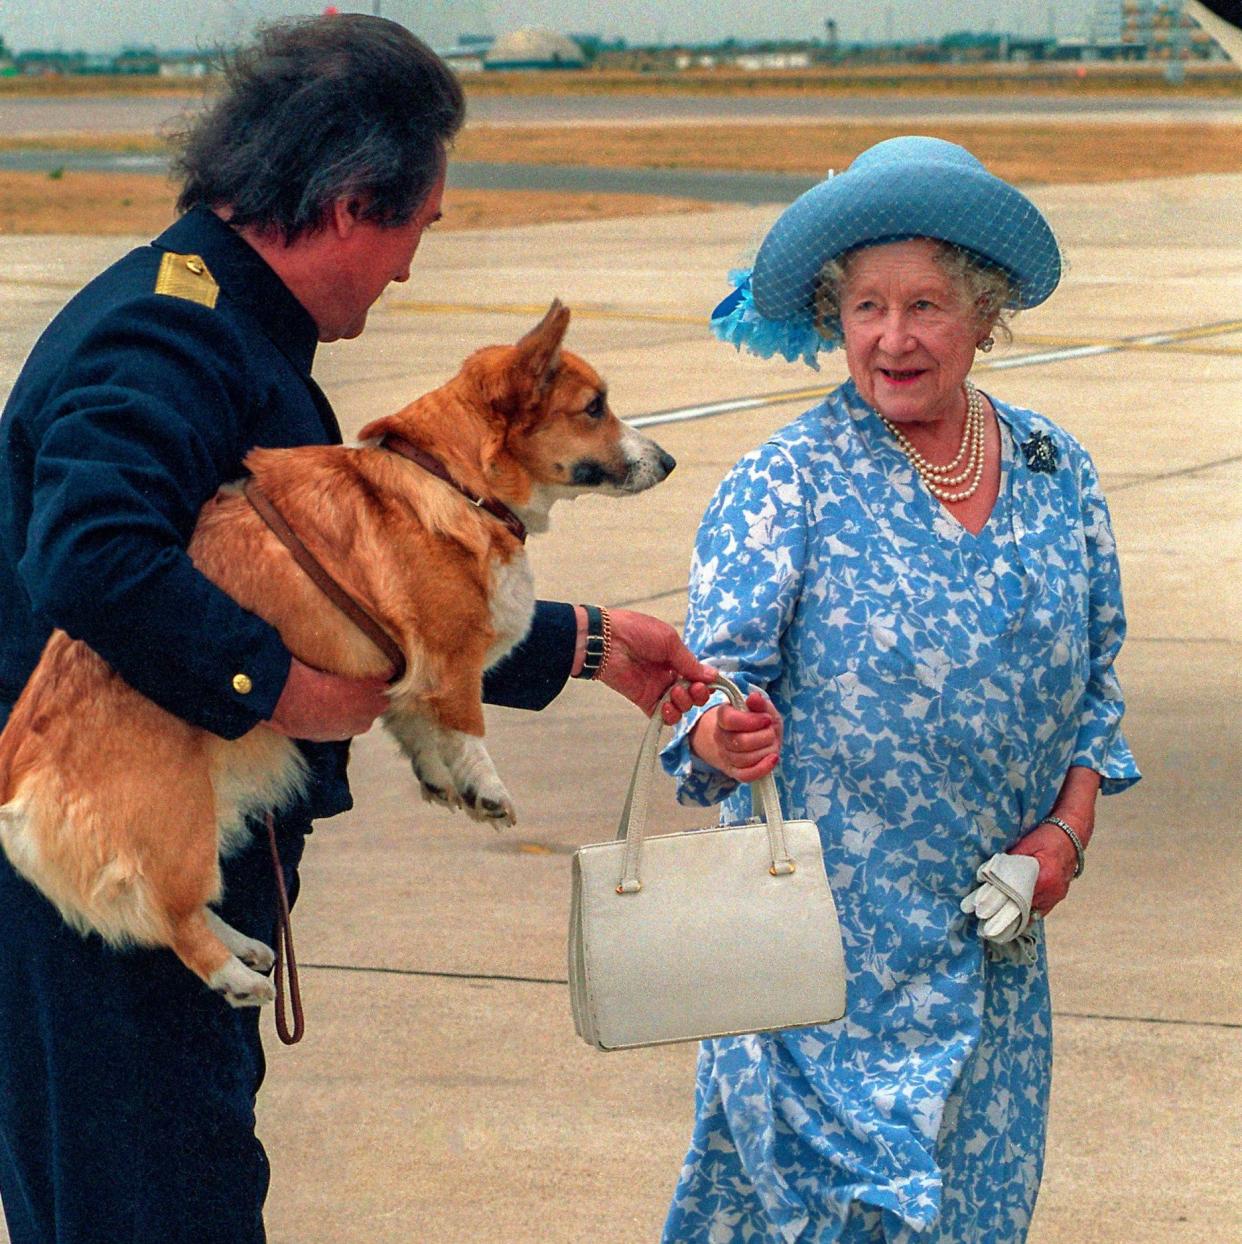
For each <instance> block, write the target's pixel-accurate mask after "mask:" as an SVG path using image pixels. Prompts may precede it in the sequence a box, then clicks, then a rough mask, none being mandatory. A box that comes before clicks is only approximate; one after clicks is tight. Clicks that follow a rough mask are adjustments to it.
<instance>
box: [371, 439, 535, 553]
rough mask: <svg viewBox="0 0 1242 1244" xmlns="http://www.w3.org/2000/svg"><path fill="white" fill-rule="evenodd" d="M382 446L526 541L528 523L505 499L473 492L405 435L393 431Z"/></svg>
mask: <svg viewBox="0 0 1242 1244" xmlns="http://www.w3.org/2000/svg"><path fill="white" fill-rule="evenodd" d="M380 448H381V449H389V450H391V451H392V452H393V453H395V454H400V456H401V457H402V458H407V459H408V460H409V461H410V462H413V463H416V464H417V465H418V466H420V467H422V468H423V470H424V471H428V472H430V474H432V475H434V476H435V477H436V478H437V479H442V480H443V481H444V482H445V483H446V484H449V485H451V486H452V487H453V488H456V489H457V491H458V492H459V493H461V495H462V496H463V497H465V498H466V500H467V501H469V502H470V504H471V505H474V506H477V507H478V508H479V509H480V510H486V511H487V512H488V513H489V514H490V515H492V517H493V518H498V519H500V521H501V522H502V523H504V525H505V526H506V527H507V528H508V529H509V530H510V531H511V532H512V533H513V534H514V535H515V536H517V538H518V540H519V541H520V542H521V543H522V544H525V543H526V524H525V523H524V522H522V520H521V519H520V518H518V516H517V515H516V514H515V513H514V512H513V511H512V510H511V509H509V507H508V506H507V505H505V503H504V502H503V501H494V500H492V499H491V498H490V497H480V496H479V495H478V494H477V493H474V492H471V491H470V489H469V488H466V487H464V486H463V485H462V484H459V483H458V482H457V481H456V480H455V479H454V478H453V477H452V476H451V475H450V474H449V470H448V467H446V466H445V465H444V463H443V462H441V461H440V459H439V458H437V457H436V456H435V455H434V454H429V453H428V452H427V451H426V450H425V449H419V447H418V446H417V445H413V444H411V443H410V442H409V441H407V440H406V439H405V437H404V436H397V435H396V434H395V433H392V432H390V433H389V434H388V435H387V436H385V437H384V438H383V439H382V440H381V441H380Z"/></svg>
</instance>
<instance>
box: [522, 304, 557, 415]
mask: <svg viewBox="0 0 1242 1244" xmlns="http://www.w3.org/2000/svg"><path fill="white" fill-rule="evenodd" d="M568 327H569V308H568V307H567V306H565V305H564V303H562V302H561V300H560V299H559V298H554V299H553V300H552V305H551V306H550V307H549V308H548V313H547V315H545V316H544V317H543V319H541V320H540V321H539V323H538V324H536V325H535V327H534V328H532V329H531V330H530V332H528V333H527V334H526V336H525V337H523V338H521V339H520V340H519V341H518V343H517V352H518V358H519V360H520V361H521V365H522V366H523V367H524V369H525V370H526V372H527V374H528V375H529V376H530V377H531V379H532V380H533V381H534V382H535V392H536V393H542V392H543V390H544V389H546V388H547V387H548V385H549V384H551V383H552V380H553V377H555V375H556V371H557V368H559V367H560V365H561V342H562V341H564V339H565V330H566V329H567V328H568Z"/></svg>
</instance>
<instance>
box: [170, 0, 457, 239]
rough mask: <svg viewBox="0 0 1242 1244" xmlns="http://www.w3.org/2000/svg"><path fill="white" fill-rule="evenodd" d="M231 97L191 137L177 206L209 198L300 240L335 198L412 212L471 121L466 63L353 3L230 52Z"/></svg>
mask: <svg viewBox="0 0 1242 1244" xmlns="http://www.w3.org/2000/svg"><path fill="white" fill-rule="evenodd" d="M223 69H224V73H225V79H226V85H225V89H224V90H223V92H222V94H221V95H220V97H219V98H218V99H217V100H216V101H215V102H214V103H213V104H212V105H211V106H210V107H209V108H208V110H207V111H206V112H204V113H203V114H202V115H201V116H200V117H198V118H196V119H195V120H194V121H193V122H192V123H191V124H190V125H189V127H188V128H187V129H186V130H185V131H184V132H183V133H182V134H181V135H180V138H179V146H180V154H179V155H178V157H177V158H176V160H175V161H174V165H173V167H174V171H175V172H176V174H177V175H179V176H180V178H181V181H182V188H181V193H180V196H179V197H178V199H177V209H178V210H179V211H182V212H186V211H189V210H190V208H192V207H197V206H198V205H200V204H202V205H205V206H207V207H213V208H217V209H221V210H222V211H224V212H225V213H226V215H227V217H228V220H229V223H230V224H233V225H237V226H243V227H250V228H254V229H257V230H259V231H260V232H263V233H277V234H279V235H281V236H282V237H283V239H284V240H285V241H286V242H292V241H293V240H294V239H295V238H297V237H299V236H301V235H302V234H305V233H313V232H316V231H317V230H319V229H320V228H322V227H323V225H324V223H325V219H326V215H327V213H328V211H329V210H330V208H331V206H332V204H333V203H334V202H335V201H336V200H338V199H341V198H357V199H358V201H359V203H360V204H361V211H360V215H361V216H362V218H363V219H367V220H372V221H375V222H376V223H379V224H384V225H399V224H404V223H405V222H406V221H407V220H409V219H410V217H411V216H413V215H414V213H415V212H416V211H417V210H418V208H419V207H420V205H421V204H422V202H423V201H424V199H426V197H427V195H428V193H429V192H430V190H431V188H432V186H433V185H434V184H435V181H436V178H437V177H438V175H439V172H440V169H441V167H442V165H443V161H444V158H445V153H446V151H447V148H448V146H449V145H450V144H451V142H452V141H453V139H454V137H455V136H456V135H457V132H458V130H460V129H461V126H462V122H463V121H464V120H465V115H466V103H465V98H464V96H463V94H462V89H461V84H460V83H459V82H458V81H457V78H456V77H455V76H454V74H453V71H452V70H451V69H449V68H448V66H447V65H445V63H444V62H443V61H442V60H441V59H440V58H439V57H438V56H437V55H436V54H435V53H434V52H433V51H432V50H431V49H430V48H429V47H427V45H426V44H425V43H423V42H422V41H421V40H419V39H416V38H415V37H414V36H413V35H412V34H411V33H410V32H409V31H408V30H406V29H405V27H404V26H400V25H398V24H397V23H396V22H391V21H388V20H387V19H385V18H381V17H370V16H368V15H366V14H360V13H350V14H340V15H332V16H325V17H315V18H310V19H306V20H301V21H295V22H281V23H278V24H274V25H270V26H266V27H264V28H262V29H261V30H260V31H259V33H258V35H257V37H256V39H255V42H254V43H253V44H252V45H250V46H249V47H246V48H243V49H242V50H240V51H238V52H235V53H233V54H231V55H229V56H227V57H226V58H225V59H224V63H223Z"/></svg>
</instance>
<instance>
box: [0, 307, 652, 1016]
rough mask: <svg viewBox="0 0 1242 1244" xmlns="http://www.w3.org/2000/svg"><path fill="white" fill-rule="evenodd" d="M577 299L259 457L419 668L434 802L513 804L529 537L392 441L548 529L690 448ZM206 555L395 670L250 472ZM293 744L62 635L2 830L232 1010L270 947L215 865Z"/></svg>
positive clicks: (399, 722) (56, 889) (269, 601)
mask: <svg viewBox="0 0 1242 1244" xmlns="http://www.w3.org/2000/svg"><path fill="white" fill-rule="evenodd" d="M568 321H569V312H568V310H567V309H566V308H564V307H562V306H561V305H560V303H559V302H554V303H553V305H552V308H551V310H550V311H549V312H548V314H547V315H546V316H545V317H544V319H543V320H542V321H541V322H540V324H539V325H538V326H537V327H536V328H535V329H533V330H532V331H531V332H530V333H528V334H527V335H526V336H525V337H523V338H522V339H521V340H520V341H519V342H518V343H517V344H516V345H514V346H493V347H488V348H486V349H483V350H479V351H477V352H476V353H475V354H473V355H472V356H471V357H470V358H469V359H467V360H466V362H465V364H464V365H463V367H462V369H461V371H460V372H459V373H458V374H457V375H456V376H455V377H454V378H453V379H452V380H450V381H449V382H448V383H447V384H446V385H444V386H443V387H442V388H439V389H437V390H435V391H434V392H432V393H429V394H427V395H426V396H425V397H422V398H420V399H419V400H417V401H416V402H414V403H413V404H412V405H410V406H408V407H406V408H405V409H404V410H402V411H400V412H398V413H397V414H395V415H390V416H388V417H387V418H383V419H379V420H377V421H376V422H374V423H372V424H371V425H370V426H368V427H366V428H364V429H363V431H362V434H361V443H360V444H359V445H358V446H354V447H347V446H309V447H304V448H299V449H256V450H254V451H253V452H252V453H251V454H250V455H249V457H248V458H247V459H246V466H247V469H248V470H250V471H251V472H252V474H253V475H254V476H255V478H256V479H257V480H258V482H259V484H260V485H261V486H262V488H263V490H264V491H265V492H266V493H267V495H268V497H269V498H270V499H271V500H272V501H273V502H274V503H275V504H276V506H277V507H278V509H279V510H280V511H281V512H282V514H283V515H284V516H285V518H286V519H287V520H288V522H289V524H290V526H292V527H293V529H294V531H296V532H297V533H298V535H299V536H300V537H301V539H302V540H303V542H304V543H305V544H306V545H307V546H308V547H309V548H310V549H311V551H312V552H313V553H314V554H315V555H316V556H317V557H318V559H319V560H320V561H321V562H322V563H323V564H324V565H325V566H326V567H327V568H328V569H329V570H330V571H331V572H332V574H333V575H334V576H335V577H336V578H337V579H338V580H339V581H340V582H341V583H342V584H343V585H344V586H345V587H346V588H347V589H348V590H349V592H350V593H351V595H353V596H354V597H355V598H356V599H357V600H358V601H359V602H360V603H362V604H363V605H364V607H365V608H366V609H367V610H368V611H369V612H370V613H371V614H372V615H373V616H375V617H376V618H377V619H378V620H379V621H380V622H381V623H382V624H383V626H384V627H385V629H386V630H387V631H388V632H389V633H390V634H391V635H392V636H393V638H394V639H395V640H396V641H397V643H398V645H399V646H400V648H401V650H402V652H403V653H404V655H405V659H406V662H407V669H406V672H405V675H404V676H403V677H402V679H401V681H400V682H399V683H398V684H397V685H395V686H394V687H393V688H392V690H391V693H390V701H391V708H390V709H389V711H388V712H387V713H386V714H385V718H384V724H385V725H386V727H387V728H388V730H389V731H390V732H391V733H392V734H393V735H394V736H395V738H396V739H397V740H398V742H399V743H400V745H401V747H402V749H403V750H404V751H405V752H406V753H407V754H408V756H409V757H410V760H411V763H412V765H413V768H414V772H415V774H416V775H417V777H418V779H419V781H420V783H421V784H422V787H423V791H424V794H425V796H426V797H427V798H429V799H432V800H434V801H436V802H439V803H443V804H447V805H449V806H463V807H464V808H465V809H466V811H467V812H468V813H469V814H470V815H471V816H473V817H475V818H476V819H480V820H502V819H503V820H508V821H510V822H512V820H513V805H512V802H511V800H510V799H509V795H508V793H507V792H506V790H505V788H504V785H503V784H502V783H501V781H500V778H499V776H498V775H497V773H496V769H495V767H494V766H493V764H492V761H491V758H490V757H489V756H488V754H487V751H486V749H485V748H484V746H483V742H482V735H483V711H482V704H481V698H480V697H481V689H482V676H483V671H484V670H485V669H487V668H488V667H490V666H492V665H494V664H495V663H496V662H497V661H499V660H500V659H501V657H503V656H504V655H505V654H506V653H507V652H508V651H509V650H510V648H512V647H513V645H514V644H516V643H517V642H518V641H519V640H520V639H521V638H522V637H523V636H524V635H525V633H526V631H527V629H528V628H529V626H530V620H531V615H532V611H533V608H534V588H533V584H532V580H531V573H530V568H529V566H528V563H527V560H526V556H525V553H524V550H523V546H522V545H521V543H520V542H519V541H518V540H517V538H516V537H515V536H514V535H513V534H512V533H511V532H510V531H509V530H508V529H507V528H506V527H505V526H504V525H503V524H502V523H501V522H499V521H498V520H497V519H496V518H495V517H493V516H492V515H490V514H488V513H485V512H484V511H482V510H480V509H477V508H476V507H475V506H473V505H472V504H471V503H470V502H469V501H468V500H467V499H466V498H465V497H463V496H462V495H461V494H460V493H459V492H457V491H456V490H454V489H453V488H452V487H451V486H450V485H448V484H446V483H445V482H443V481H442V480H439V479H436V478H435V477H433V476H432V475H430V474H429V473H427V472H426V471H424V470H423V469H422V468H421V467H419V466H417V465H415V464H414V463H412V462H409V461H407V460H406V459H404V458H402V457H399V456H398V455H397V454H395V453H392V452H390V451H388V450H385V449H382V448H380V447H379V440H380V438H381V437H382V436H384V435H385V434H386V433H398V434H400V435H401V436H403V437H405V438H406V439H407V440H409V441H411V442H413V443H414V444H415V445H417V446H419V447H420V448H423V449H425V450H427V451H429V452H430V453H432V454H434V455H435V456H436V457H438V458H439V459H440V460H441V461H442V462H443V463H444V464H445V465H446V466H447V467H448V470H449V472H450V473H451V474H452V476H453V477H454V478H455V479H456V480H458V481H459V482H460V483H461V484H462V485H464V486H465V487H467V488H469V489H471V490H472V491H474V492H475V493H477V494H479V495H481V496H485V497H489V498H494V499H497V500H500V501H502V502H504V504H506V505H508V506H509V507H510V508H511V509H513V510H514V511H515V512H516V513H517V514H518V515H519V516H520V517H521V518H522V520H523V521H524V522H525V524H526V526H527V528H528V529H529V530H531V531H542V530H546V528H547V526H548V511H549V510H550V508H551V507H552V505H553V503H554V502H556V501H557V500H558V499H560V498H563V497H571V496H574V495H576V494H579V493H581V492H584V491H586V490H588V489H592V490H595V491H601V492H606V493H614V494H625V493H636V492H641V491H642V490H644V489H646V488H649V487H651V486H652V485H654V484H657V483H659V482H660V481H661V480H662V479H664V478H665V476H667V475H668V473H669V471H670V470H672V468H673V465H674V463H673V460H672V459H671V458H670V457H669V456H668V455H667V454H665V453H664V451H663V450H661V449H660V447H659V446H658V445H656V444H655V443H654V442H653V441H650V440H648V439H647V438H645V437H643V436H640V435H638V434H637V433H636V432H634V431H633V430H631V429H629V428H627V427H626V426H625V425H624V424H622V423H621V422H620V421H619V420H618V419H617V418H616V417H615V416H614V415H613V414H612V411H611V410H610V409H609V407H608V404H607V394H606V390H605V387H604V385H603V383H602V381H601V380H600V378H599V376H598V375H597V374H596V373H595V371H593V370H592V368H591V367H590V366H589V365H588V364H587V363H585V362H584V361H583V360H582V359H580V358H578V357H576V356H574V355H572V354H569V353H564V354H563V353H562V351H561V341H562V338H563V337H564V334H565V329H566V327H567V325H568ZM189 552H190V556H191V558H192V560H193V561H194V564H195V565H196V566H197V567H198V568H199V569H200V570H201V571H202V572H203V573H204V574H205V575H206V576H207V577H208V578H209V579H211V580H213V581H214V582H215V583H217V584H218V585H219V586H221V587H222V588H224V590H225V591H227V592H228V593H229V594H230V595H231V596H233V597H234V598H235V599H236V600H237V601H239V602H240V603H241V604H242V605H243V606H245V607H246V608H247V609H250V610H252V611H253V612H255V613H257V614H259V615H261V616H262V617H264V618H266V619H267V620H268V621H270V622H271V623H272V624H273V625H274V626H275V627H276V628H277V629H278V630H279V632H280V634H281V636H282V638H283V639H284V641H285V643H286V645H287V646H288V647H289V649H290V651H292V652H293V653H294V654H295V655H296V656H297V657H298V658H299V659H300V660H302V661H304V662H305V663H307V664H308V665H312V666H315V667H317V668H319V669H322V670H328V671H332V672H334V673H338V674H344V675H350V676H359V677H360V676H384V675H386V674H388V673H389V672H390V671H389V670H388V668H387V662H386V660H385V658H384V657H383V655H382V654H381V653H380V652H379V650H378V649H377V648H376V647H375V646H374V645H373V644H372V643H371V641H370V640H369V639H367V638H366V637H365V636H364V635H363V634H362V633H361V632H360V631H359V630H357V629H356V628H355V626H354V625H353V623H351V622H350V621H348V620H347V619H346V618H345V617H344V615H342V614H340V613H338V612H337V610H336V609H335V608H334V607H333V606H332V605H331V604H330V603H329V602H328V601H327V599H326V598H325V597H324V596H323V595H322V594H321V593H320V591H319V589H318V588H317V587H315V585H314V584H313V583H312V582H311V580H310V579H309V578H308V577H307V576H306V575H305V573H304V572H303V571H302V570H300V569H299V568H298V567H297V566H296V564H295V563H294V561H293V560H292V558H291V557H290V555H289V554H288V552H287V551H286V550H285V548H284V546H283V545H281V544H280V543H279V542H278V541H277V540H276V538H275V537H274V536H273V535H272V534H271V533H270V532H269V530H268V529H267V527H266V526H265V525H264V524H263V522H262V521H261V520H260V519H259V517H258V515H257V514H256V513H255V512H254V510H253V509H252V508H251V507H250V505H249V504H248V502H247V501H246V500H245V499H244V498H243V496H242V495H241V492H240V489H239V488H238V486H236V485H230V486H226V487H224V488H222V489H221V490H220V492H219V493H218V494H217V495H216V496H215V497H214V498H213V499H212V500H211V501H210V502H209V503H208V504H207V505H206V506H205V507H204V508H203V511H202V514H201V515H200V516H199V521H198V525H197V527H196V529H195V532H194V535H193V538H192V541H191V543H190V548H189ZM304 780H305V771H304V766H303V762H302V758H301V754H300V753H299V751H298V749H297V748H296V746H295V745H294V744H293V743H292V742H291V740H289V739H288V738H286V737H284V736H283V735H281V734H278V733H277V732H276V731H274V730H271V729H268V728H267V727H266V726H257V727H256V728H254V729H253V730H251V731H250V732H249V733H247V734H245V735H244V736H242V737H241V738H238V739H235V740H231V741H229V740H225V739H223V738H220V737H219V736H217V735H213V734H211V733H209V732H207V731H204V730H201V729H198V728H196V727H194V726H191V725H189V724H188V723H186V722H184V721H182V720H180V719H179V718H177V717H174V716H173V715H171V714H170V713H167V712H165V711H164V710H163V709H161V708H159V707H158V706H157V705H156V704H154V703H153V702H152V701H150V700H148V699H146V698H145V697H143V696H142V695H140V694H139V693H138V692H136V691H134V690H133V689H132V688H130V687H129V686H128V685H127V684H126V683H125V682H124V681H123V680H122V679H121V678H120V677H119V676H117V675H116V674H115V673H114V672H113V671H112V670H111V669H110V668H109V667H108V666H107V665H106V664H105V663H104V662H103V661H102V660H101V659H100V658H99V657H98V656H97V655H96V654H95V653H94V652H92V651H91V649H90V648H88V647H87V646H86V645H85V644H84V643H81V642H80V641H77V640H73V639H70V638H69V636H67V635H66V634H65V633H64V632H62V631H56V632H54V633H53V635H52V637H51V638H50V639H49V641H48V643H47V646H46V648H45V650H44V652H43V655H42V657H41V659H40V661H39V664H38V666H37V668H36V669H35V671H34V673H33V675H32V676H31V678H30V680H29V682H28V683H27V685H26V687H25V689H24V690H23V692H22V694H21V696H20V698H19V699H18V701H17V703H16V705H15V706H14V708H13V712H12V715H11V717H10V719H9V722H8V724H7V726H6V727H5V730H4V732H3V734H0V844H2V845H3V848H4V850H5V852H6V853H7V854H8V857H9V859H10V860H11V861H12V863H13V866H14V867H15V868H16V869H17V871H18V872H20V873H21V874H22V875H23V876H25V877H26V878H27V879H28V880H29V881H30V882H31V883H32V884H34V885H35V886H37V887H38V888H39V889H40V890H41V891H42V892H43V893H44V894H45V895H46V896H47V897H48V898H49V899H50V900H51V901H52V902H53V903H55V904H56V906H57V907H58V908H59V909H60V912H61V913H62V915H63V916H64V918H65V920H66V921H68V923H69V924H71V925H72V926H74V927H75V928H77V929H78V930H80V931H82V932H83V933H86V932H88V931H91V930H94V931H95V932H97V933H99V934H100V935H101V936H102V937H103V938H105V939H106V940H107V941H108V942H109V943H111V944H113V945H115V946H118V947H124V946H128V945H142V946H169V947H171V948H172V950H173V951H174V952H175V953H176V954H177V955H178V956H179V957H180V958H181V960H182V962H183V963H185V965H186V966H187V967H188V968H189V969H190V970H191V971H193V972H195V973H197V974H198V975H199V976H200V977H202V979H203V980H204V981H206V982H207V984H208V985H209V986H210V987H211V988H212V989H214V990H216V991H217V992H219V993H221V994H222V995H224V996H225V997H226V998H227V999H228V1000H229V1001H230V1002H231V1003H233V1004H234V1005H235V1006H255V1005H259V1004H261V1003H263V1002H266V1001H268V1000H269V999H270V998H271V997H272V992H273V991H272V985H271V983H270V981H269V980H268V979H267V978H266V977H265V976H262V975H260V972H263V971H266V970H267V969H268V968H269V967H270V966H271V962H272V952H271V950H270V949H269V948H268V947H267V946H265V945H263V944H262V943H260V942H256V941H254V940H252V939H250V938H247V937H244V936H242V934H240V933H238V932H237V931H236V930H234V929H232V928H230V927H229V926H228V925H227V924H225V922H224V921H223V920H222V919H221V918H220V917H219V916H218V915H217V914H216V913H214V912H213V911H212V910H211V907H210V904H212V903H215V902H217V901H218V900H219V898H220V896H221V878H220V867H219V860H220V857H221V856H222V855H225V856H227V855H228V854H229V852H230V851H232V850H236V849H237V847H238V846H239V845H240V844H241V843H242V842H243V841H244V840H245V838H246V836H247V835H248V833H249V830H248V828H247V819H248V818H253V817H255V816H256V815H261V814H263V813H264V812H266V811H268V810H272V809H276V808H278V807H280V806H281V804H282V803H284V802H285V801H286V800H288V799H289V798H290V797H291V796H292V795H293V794H294V793H295V792H297V791H298V790H299V789H300V787H301V785H302V783H303V782H304Z"/></svg>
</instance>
